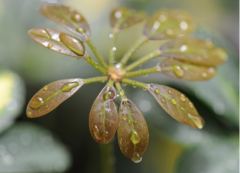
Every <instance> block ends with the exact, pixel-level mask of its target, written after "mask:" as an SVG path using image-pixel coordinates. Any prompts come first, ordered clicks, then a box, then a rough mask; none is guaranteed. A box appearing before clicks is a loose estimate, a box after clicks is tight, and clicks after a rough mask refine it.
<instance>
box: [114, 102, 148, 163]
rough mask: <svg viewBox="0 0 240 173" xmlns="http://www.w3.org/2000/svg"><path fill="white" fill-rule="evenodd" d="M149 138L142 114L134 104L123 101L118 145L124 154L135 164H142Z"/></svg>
mask: <svg viewBox="0 0 240 173" xmlns="http://www.w3.org/2000/svg"><path fill="white" fill-rule="evenodd" d="M148 138H149V134H148V127H147V123H146V121H145V119H144V117H143V115H142V113H141V112H140V111H139V110H138V108H137V107H136V105H135V104H134V103H133V102H131V101H130V100H128V99H123V100H122V101H121V105H120V109H119V127H118V143H119V146H120V149H121V151H122V153H123V154H124V155H125V156H126V157H128V158H130V159H131V160H132V161H133V162H135V163H139V162H141V160H142V155H143V153H144V152H145V150H146V148H147V145H148Z"/></svg>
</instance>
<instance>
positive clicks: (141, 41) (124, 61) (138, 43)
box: [121, 36, 148, 65]
mask: <svg viewBox="0 0 240 173" xmlns="http://www.w3.org/2000/svg"><path fill="white" fill-rule="evenodd" d="M147 41H148V40H147V38H146V37H144V36H142V37H141V38H140V39H139V40H137V41H136V43H135V44H134V45H133V46H131V47H130V49H129V50H128V51H127V52H126V53H125V55H124V56H123V58H122V60H121V63H122V64H123V65H125V64H127V61H128V60H129V58H130V57H131V56H132V54H133V53H134V52H135V51H136V50H137V49H138V48H139V47H141V46H142V45H143V44H144V43H146V42H147Z"/></svg>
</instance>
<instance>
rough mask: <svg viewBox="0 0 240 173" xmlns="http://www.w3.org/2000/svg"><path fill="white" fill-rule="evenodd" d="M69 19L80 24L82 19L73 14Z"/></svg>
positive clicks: (78, 15)
mask: <svg viewBox="0 0 240 173" xmlns="http://www.w3.org/2000/svg"><path fill="white" fill-rule="evenodd" d="M71 19H72V20H73V21H74V22H81V21H82V20H83V17H82V16H81V15H80V14H78V13H73V14H72V16H71Z"/></svg>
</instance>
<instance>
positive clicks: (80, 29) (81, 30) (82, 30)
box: [77, 27, 86, 33]
mask: <svg viewBox="0 0 240 173" xmlns="http://www.w3.org/2000/svg"><path fill="white" fill-rule="evenodd" d="M77 32H80V33H84V32H86V31H85V29H83V28H80V27H79V28H77Z"/></svg>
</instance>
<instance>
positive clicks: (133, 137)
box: [130, 130, 141, 144]
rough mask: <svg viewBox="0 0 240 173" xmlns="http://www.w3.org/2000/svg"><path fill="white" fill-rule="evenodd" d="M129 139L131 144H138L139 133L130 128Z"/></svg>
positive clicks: (139, 139)
mask: <svg viewBox="0 0 240 173" xmlns="http://www.w3.org/2000/svg"><path fill="white" fill-rule="evenodd" d="M130 140H131V142H132V143H133V144H138V143H139V142H140V141H141V135H140V134H139V133H138V132H137V131H136V130H132V132H131V134H130Z"/></svg>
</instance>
